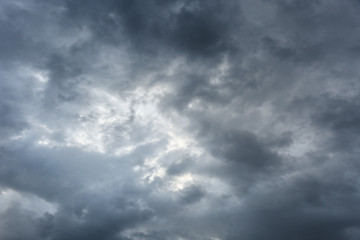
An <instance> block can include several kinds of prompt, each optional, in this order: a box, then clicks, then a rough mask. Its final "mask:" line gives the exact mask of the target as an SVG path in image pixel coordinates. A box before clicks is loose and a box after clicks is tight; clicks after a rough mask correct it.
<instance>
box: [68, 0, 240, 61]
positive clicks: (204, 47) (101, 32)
mask: <svg viewBox="0 0 360 240" xmlns="http://www.w3.org/2000/svg"><path fill="white" fill-rule="evenodd" d="M66 7H67V11H68V14H69V16H70V18H72V19H73V21H74V22H78V21H79V23H80V24H85V25H87V26H88V27H90V28H91V30H92V31H93V32H94V33H95V36H96V37H97V38H99V39H100V40H102V41H105V42H110V43H115V44H117V43H120V42H121V41H123V40H124V37H125V39H126V40H130V41H131V44H132V45H134V47H135V49H136V50H135V51H139V50H145V51H150V53H151V54H155V55H154V56H156V52H154V51H160V52H162V48H164V47H166V48H169V49H170V50H171V49H173V50H175V51H178V50H180V51H185V52H186V53H189V54H190V55H195V56H211V55H214V54H219V53H223V52H225V51H229V50H231V49H232V45H233V39H232V38H233V37H235V36H234V32H233V31H236V28H237V27H238V23H239V21H240V20H241V11H240V5H239V4H238V3H235V2H233V1H231V2H227V3H224V2H222V1H212V2H208V1H202V0H198V1H180V0H174V1H159V0H151V1H146V2H143V1H137V0H136V1H128V0H122V1H112V0H109V1H104V2H103V3H102V4H101V6H99V4H97V2H96V1H90V2H88V1H87V2H83V1H68V2H67V3H66Z"/></svg>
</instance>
